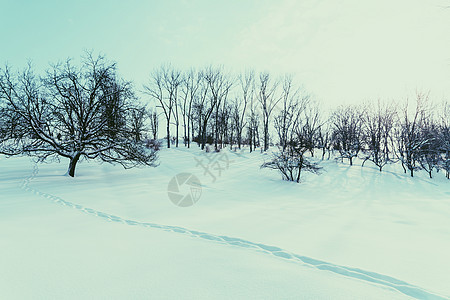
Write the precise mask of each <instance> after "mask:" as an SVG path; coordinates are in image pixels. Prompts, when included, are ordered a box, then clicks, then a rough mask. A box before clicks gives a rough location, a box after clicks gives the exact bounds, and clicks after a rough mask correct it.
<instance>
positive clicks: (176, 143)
mask: <svg viewBox="0 0 450 300" xmlns="http://www.w3.org/2000/svg"><path fill="white" fill-rule="evenodd" d="M178 127H179V123H178V121H177V140H176V142H175V147H177V148H178Z"/></svg>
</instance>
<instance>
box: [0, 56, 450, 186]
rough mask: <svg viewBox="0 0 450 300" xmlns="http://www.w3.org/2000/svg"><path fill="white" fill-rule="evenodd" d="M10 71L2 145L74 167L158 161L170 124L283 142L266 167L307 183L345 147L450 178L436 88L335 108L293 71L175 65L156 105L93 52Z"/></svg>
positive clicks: (0, 81) (242, 139) (445, 116)
mask: <svg viewBox="0 0 450 300" xmlns="http://www.w3.org/2000/svg"><path fill="white" fill-rule="evenodd" d="M0 71H1V73H0V110H1V111H0V113H1V114H0V154H5V155H9V156H11V155H20V154H27V155H34V156H37V157H38V158H39V159H40V160H45V159H47V158H50V157H56V158H58V157H66V158H68V159H69V160H70V164H69V170H68V174H69V175H70V176H74V174H75V166H76V164H77V162H78V160H79V159H80V158H87V159H92V158H99V159H101V160H103V161H107V162H117V163H120V164H122V165H123V166H124V167H132V166H135V165H140V164H144V165H155V159H156V154H155V152H154V151H153V150H154V149H153V150H152V149H146V147H143V146H144V145H147V148H148V145H149V140H151V141H152V143H150V144H152V145H158V147H159V144H158V142H157V140H158V131H159V127H160V125H161V126H165V139H166V140H167V147H168V148H170V147H171V144H172V143H173V144H174V145H175V146H176V147H178V146H179V140H180V139H181V140H182V141H183V142H184V145H185V146H186V147H190V146H191V143H192V142H197V144H198V145H199V146H201V149H205V147H206V145H207V144H209V145H212V146H214V149H215V150H216V151H220V149H221V148H223V147H226V146H229V147H230V148H232V147H233V146H234V147H235V148H239V149H240V148H241V147H242V146H244V145H248V147H249V150H250V152H251V151H254V150H255V149H256V148H257V147H259V148H260V150H261V152H264V151H267V150H268V149H269V147H270V146H272V145H276V146H278V148H279V149H278V152H277V154H275V156H274V157H272V160H271V161H268V162H266V163H265V164H264V165H263V166H264V167H269V168H276V169H278V170H279V171H281V172H282V174H283V178H285V179H287V180H293V181H297V182H298V181H299V180H300V174H301V171H302V170H307V171H311V172H317V171H318V170H319V167H318V165H317V164H315V163H312V160H311V157H313V156H314V155H315V153H316V151H321V156H322V159H324V158H325V156H326V154H328V158H330V157H331V154H333V153H335V154H337V153H338V158H340V159H341V160H342V161H344V159H345V160H348V161H349V163H350V165H353V164H354V161H355V159H356V158H359V159H361V160H362V162H363V163H362V165H363V166H364V164H365V163H366V162H367V161H369V162H372V163H373V164H374V165H375V166H376V167H377V168H378V169H379V170H380V171H382V169H383V167H384V166H386V165H387V164H389V163H395V162H399V163H400V164H401V166H402V167H403V170H404V171H405V173H406V172H409V173H410V175H411V176H413V175H414V172H415V171H417V170H420V169H422V170H425V171H426V172H428V174H429V176H430V177H431V176H432V174H433V171H439V170H443V171H444V172H445V173H446V176H447V178H449V177H450V175H449V173H450V162H449V158H450V133H449V125H450V106H449V103H448V102H445V103H443V104H442V105H440V106H439V109H436V108H433V107H432V106H431V101H430V100H429V99H428V95H427V94H420V93H419V94H417V97H416V99H414V101H409V102H405V103H404V104H400V105H394V104H392V103H386V102H382V101H378V102H377V103H368V104H364V105H359V106H351V105H349V106H341V107H338V108H337V109H335V110H334V111H332V112H331V113H330V112H329V111H325V110H323V109H321V108H320V107H319V104H318V103H317V102H316V101H314V100H313V99H311V98H310V97H309V96H308V94H305V93H304V91H303V90H302V89H301V87H300V86H299V85H297V84H296V83H295V81H294V80H293V77H292V76H284V77H278V78H276V77H273V76H272V75H270V74H269V73H267V72H262V73H259V74H256V73H255V72H254V71H247V72H244V73H242V74H240V75H238V76H234V75H232V74H230V73H229V72H227V71H226V70H225V69H224V68H223V67H215V66H209V67H206V68H203V69H200V70H194V69H190V70H188V71H182V70H179V69H177V68H176V67H173V66H171V65H163V66H161V67H159V68H157V69H155V70H154V71H152V72H151V74H150V78H149V81H148V83H147V84H146V85H144V93H145V94H146V96H147V97H146V100H149V99H150V100H152V101H153V103H152V104H150V103H149V106H151V109H150V110H149V109H147V108H146V106H144V105H142V104H140V102H139V100H138V98H137V97H136V95H135V93H134V91H133V88H132V85H131V83H130V82H127V81H125V80H123V79H120V78H119V77H118V76H117V73H116V65H115V64H114V63H111V62H108V61H107V60H106V59H105V58H104V57H101V56H99V57H96V58H95V57H93V56H92V54H89V53H88V54H87V56H86V57H85V58H84V60H83V63H82V64H81V66H80V67H76V66H74V64H73V63H72V62H71V61H70V60H68V61H66V62H65V63H60V64H56V65H54V66H52V68H51V69H50V70H48V71H47V73H46V74H45V75H44V76H42V77H39V76H37V75H35V74H34V72H33V69H32V67H31V66H28V68H26V69H25V70H24V71H23V72H21V73H17V74H15V73H13V72H11V70H10V69H9V68H8V67H5V68H3V69H1V70H0ZM412 103H414V104H412ZM161 116H163V118H162V120H160V119H161ZM180 127H181V128H180ZM150 148H151V147H150ZM333 156H336V155H333Z"/></svg>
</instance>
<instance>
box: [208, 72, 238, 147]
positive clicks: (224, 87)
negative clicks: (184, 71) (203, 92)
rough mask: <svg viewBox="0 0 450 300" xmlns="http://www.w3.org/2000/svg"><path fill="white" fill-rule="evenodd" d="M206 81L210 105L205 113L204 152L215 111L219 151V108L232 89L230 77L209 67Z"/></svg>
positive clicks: (216, 138) (215, 140)
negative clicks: (209, 122) (209, 124)
mask: <svg viewBox="0 0 450 300" xmlns="http://www.w3.org/2000/svg"><path fill="white" fill-rule="evenodd" d="M204 80H205V82H206V85H207V90H209V101H208V105H207V106H204V108H205V110H206V111H205V113H204V115H203V120H202V122H203V124H202V125H203V128H202V135H203V143H202V150H203V149H204V148H205V143H206V129H207V126H208V120H209V118H210V117H211V114H212V113H213V111H215V126H214V131H215V132H214V135H215V138H214V143H215V149H216V150H217V142H218V139H219V131H218V121H219V117H218V115H219V112H218V111H219V106H220V104H221V103H222V101H225V100H226V98H227V96H228V92H229V90H230V88H231V85H232V83H231V81H230V80H229V79H228V77H227V76H226V75H225V74H224V73H223V71H222V69H221V68H213V67H211V66H210V67H208V68H207V69H206V70H205V72H204Z"/></svg>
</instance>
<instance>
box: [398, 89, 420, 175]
mask: <svg viewBox="0 0 450 300" xmlns="http://www.w3.org/2000/svg"><path fill="white" fill-rule="evenodd" d="M427 105H428V94H422V93H418V94H417V95H416V105H415V109H413V110H410V107H409V102H408V101H406V103H405V105H404V107H403V109H402V111H401V112H400V115H399V116H398V119H397V120H398V121H397V122H398V124H397V128H396V133H395V139H396V140H395V142H396V156H397V158H398V159H399V160H400V162H401V163H402V167H403V170H404V172H405V173H406V170H407V169H408V170H409V172H410V175H411V177H413V176H414V171H415V170H419V169H420V166H419V165H418V164H417V159H418V157H419V151H420V148H421V147H422V146H423V145H424V144H425V142H426V140H424V139H423V136H422V135H421V132H420V128H421V124H422V122H423V120H424V119H425V113H426V111H427Z"/></svg>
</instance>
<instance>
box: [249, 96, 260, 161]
mask: <svg viewBox="0 0 450 300" xmlns="http://www.w3.org/2000/svg"><path fill="white" fill-rule="evenodd" d="M249 108H250V112H249V115H248V121H247V124H248V144H249V148H250V152H252V151H254V150H255V149H256V147H257V146H258V147H259V131H258V128H259V124H260V123H259V120H260V114H259V111H258V109H257V106H256V104H255V102H254V101H253V99H251V100H250V106H249Z"/></svg>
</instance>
